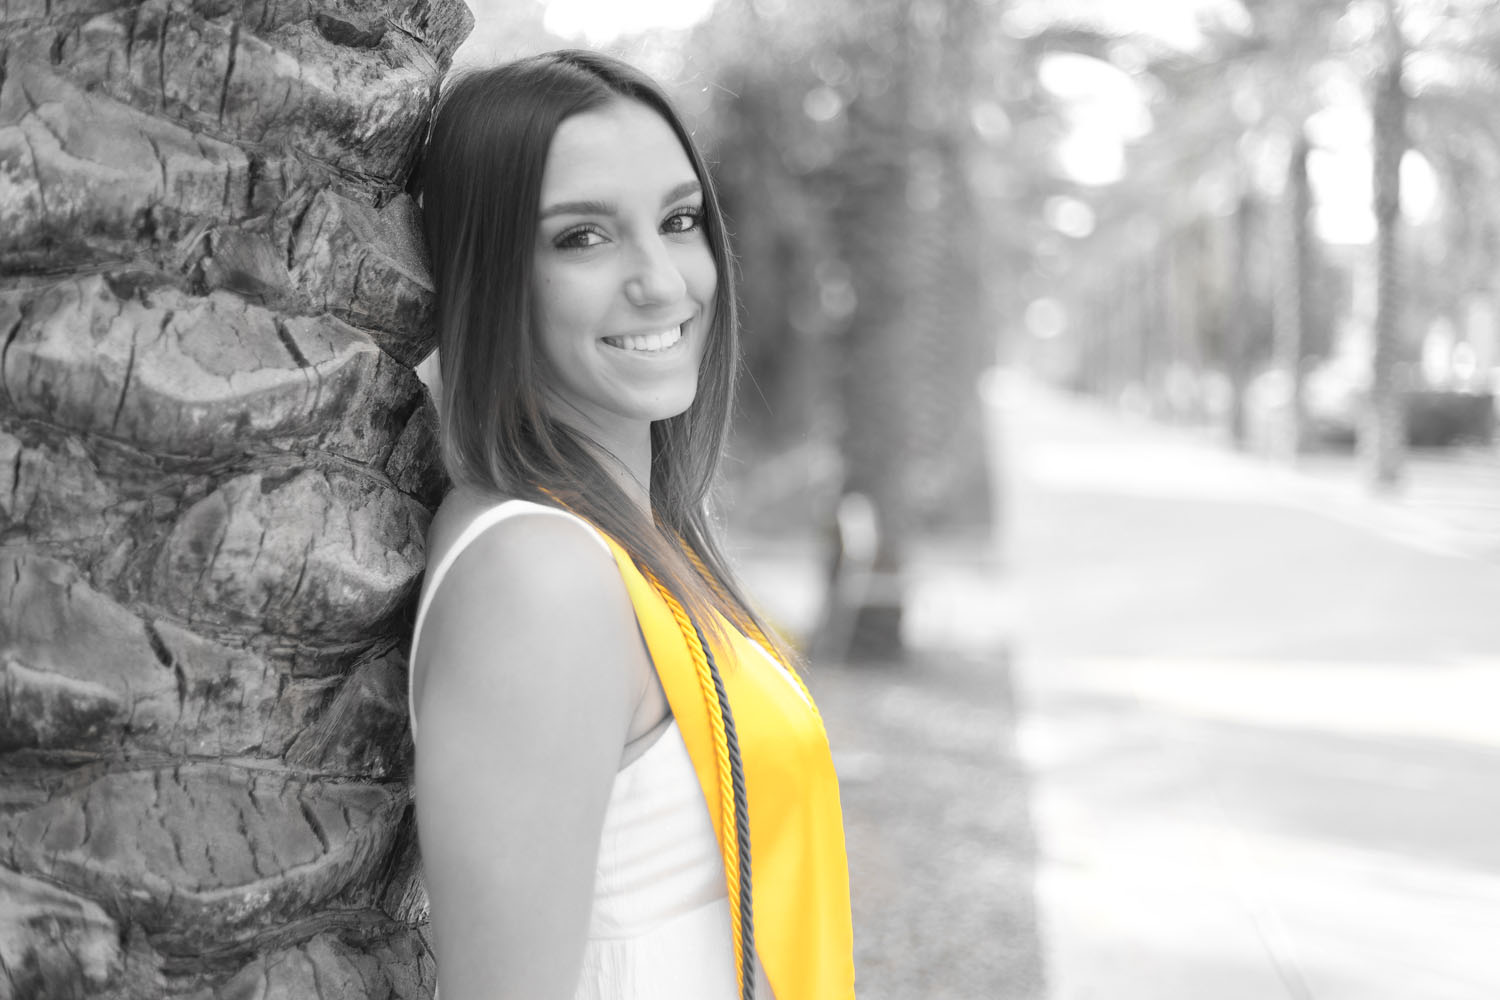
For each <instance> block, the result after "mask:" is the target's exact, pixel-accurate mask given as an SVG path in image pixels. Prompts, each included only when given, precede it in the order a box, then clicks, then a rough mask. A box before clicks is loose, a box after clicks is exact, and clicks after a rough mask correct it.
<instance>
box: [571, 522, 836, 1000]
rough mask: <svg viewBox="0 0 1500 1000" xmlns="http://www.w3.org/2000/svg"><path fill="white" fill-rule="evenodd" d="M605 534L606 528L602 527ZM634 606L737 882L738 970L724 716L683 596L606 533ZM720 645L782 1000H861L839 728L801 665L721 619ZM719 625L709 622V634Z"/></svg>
mask: <svg viewBox="0 0 1500 1000" xmlns="http://www.w3.org/2000/svg"><path fill="white" fill-rule="evenodd" d="M601 534H603V533H602V532H601ZM603 537H604V539H605V541H607V542H608V543H609V547H610V549H611V551H612V552H613V553H614V556H615V562H616V563H617V564H618V566H619V569H620V576H621V578H622V579H624V581H625V587H626V589H627V590H628V591H629V593H630V602H631V604H633V605H634V606H635V614H636V619H637V620H638V621H639V622H640V626H641V631H642V633H643V634H644V635H645V638H646V647H647V649H648V650H649V651H650V653H651V659H652V661H653V662H654V664H655V666H656V672H657V676H659V677H660V678H661V683H662V688H663V689H664V690H665V692H666V695H667V703H668V704H669V705H671V707H672V714H673V716H675V717H676V719H677V728H678V729H679V730H680V731H681V733H682V739H683V742H684V743H686V744H687V749H688V755H689V756H690V757H691V758H692V761H693V768H694V770H695V771H696V772H697V774H698V783H699V784H700V785H701V786H702V788H703V795H704V798H705V799H706V800H707V802H708V806H709V809H708V812H709V816H710V817H711V818H712V819H713V825H714V833H715V835H716V836H717V837H718V841H719V849H720V852H721V853H722V854H723V855H724V873H725V880H726V882H727V885H728V891H729V905H730V913H731V919H732V920H733V932H734V946H735V959H736V967H737V972H738V973H739V975H740V976H741V977H742V978H741V995H742V996H743V989H744V986H743V976H744V972H745V969H746V968H747V966H748V963H746V962H745V961H744V958H745V956H744V954H743V951H742V948H743V942H742V927H741V918H740V913H739V911H738V900H739V892H740V864H739V846H738V838H737V837H736V829H735V809H734V798H733V794H732V791H731V789H730V788H729V782H730V776H729V767H728V755H727V750H726V747H725V720H724V719H723V717H722V714H721V713H720V711H719V704H718V701H717V699H715V698H714V697H713V695H712V692H711V691H710V690H709V688H710V687H711V685H710V684H709V683H708V682H707V680H706V677H707V671H706V664H705V663H704V659H705V657H704V654H703V653H702V652H701V647H700V646H699V643H698V642H697V641H695V635H694V626H693V623H692V622H691V621H690V620H689V619H688V616H687V613H686V612H685V611H684V610H683V608H682V605H681V604H680V603H678V601H677V599H676V598H675V597H673V596H672V594H670V593H669V592H667V591H666V589H665V588H663V587H660V586H658V585H657V584H656V583H655V582H654V581H653V580H651V579H650V578H648V577H647V576H645V575H644V574H642V573H641V571H640V570H639V569H638V568H637V567H636V565H635V562H634V561H633V560H632V559H631V558H630V554H629V553H628V552H626V551H625V550H624V549H623V548H622V547H621V546H620V545H619V544H618V543H617V542H616V541H615V540H614V539H612V538H610V537H609V536H608V535H604V536H603ZM718 624H719V626H720V628H719V630H718V632H719V634H720V635H722V636H723V637H724V638H723V639H722V640H720V642H718V643H716V644H715V645H714V646H713V655H714V658H715V660H716V661H717V663H718V667H719V670H718V673H719V676H720V678H721V680H722V683H723V687H724V691H725V694H726V695H727V697H728V701H729V705H730V708H731V715H732V717H733V728H734V732H735V734H736V735H737V737H738V742H739V749H740V758H741V762H742V768H743V772H744V786H745V787H744V794H745V800H746V802H747V805H748V811H749V832H750V843H751V844H752V845H754V849H753V851H752V852H751V860H752V861H753V865H751V876H752V877H751V879H750V881H751V898H752V899H753V903H754V913H755V919H754V945H755V948H754V950H755V952H756V953H758V954H759V956H760V961H761V964H762V965H763V966H764V967H765V970H766V978H767V979H768V980H769V982H770V986H771V991H772V992H773V993H775V995H776V1000H853V997H854V934H853V929H852V923H851V920H850V915H849V870H848V859H847V856H846V855H845V852H844V824H843V813H842V811H841V809H840V806H839V786H838V776H837V775H836V774H835V773H834V770H833V759H832V757H831V756H830V754H829V750H828V736H827V734H826V733H825V732H824V730H823V721H822V719H821V718H820V717H819V716H818V711H817V708H816V707H814V705H813V702H812V698H811V697H810V696H809V695H808V693H807V689H806V688H805V687H804V686H803V685H802V682H801V680H800V679H799V678H798V677H797V675H796V674H795V673H794V672H792V671H791V670H790V669H788V668H787V667H785V666H784V665H782V664H780V663H778V662H777V661H776V660H774V659H772V657H771V655H770V653H769V651H768V650H766V649H764V648H763V647H761V646H759V645H757V644H755V643H754V642H753V641H751V640H750V639H748V638H746V637H745V636H744V635H742V634H741V633H740V631H739V630H738V629H736V628H735V627H734V626H733V625H731V624H730V623H729V622H727V621H726V620H724V619H723V618H722V617H720V618H719V622H718ZM712 632H713V630H705V633H704V634H705V635H708V634H712Z"/></svg>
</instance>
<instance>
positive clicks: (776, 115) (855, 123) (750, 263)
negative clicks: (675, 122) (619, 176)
mask: <svg viewBox="0 0 1500 1000" xmlns="http://www.w3.org/2000/svg"><path fill="white" fill-rule="evenodd" d="M758 10H759V8H758V7H757V5H755V4H753V3H749V2H742V3H726V4H721V5H720V6H719V7H718V8H717V9H716V12H715V14H714V15H713V18H712V19H711V21H710V23H709V24H708V25H707V27H706V28H705V30H704V32H703V34H702V38H701V41H700V44H698V45H697V46H695V47H696V48H698V49H699V51H700V52H702V53H706V55H703V56H701V58H702V60H703V62H702V64H703V66H704V70H703V72H704V73H705V74H711V75H712V77H713V79H714V80H715V83H716V84H717V87H715V88H714V90H713V100H712V104H711V107H710V110H709V114H708V119H709V122H710V126H711V129H712V135H713V139H712V144H713V146H714V148H715V151H716V157H717V159H718V160H719V161H720V163H721V169H720V174H721V177H722V179H723V182H724V186H725V190H726V198H727V201H728V203H729V206H730V211H731V214H733V215H735V216H736V224H737V230H738V240H739V247H740V251H741V258H742V261H743V267H744V272H745V276H746V281H745V293H744V294H745V299H746V303H747V306H748V308H747V313H748V317H747V326H748V329H749V331H750V334H751V336H750V338H749V342H750V348H749V351H750V361H751V373H752V376H753V377H754V379H755V381H756V383H757V385H758V386H759V387H760V388H761V390H762V391H763V392H765V393H768V394H770V395H771V396H772V397H773V398H774V399H776V400H777V407H778V408H781V409H783V410H787V411H789V412H793V413H798V414H800V415H803V416H804V417H805V419H803V420H801V421H799V422H798V423H796V424H793V425H791V427H789V428H788V427H786V426H785V425H783V426H784V429H785V430H786V433H787V435H788V437H787V439H789V440H792V441H795V437H796V435H797V433H799V432H800V433H803V434H805V433H806V430H807V428H808V427H809V425H811V426H812V427H813V428H814V430H815V433H822V434H824V435H826V437H827V438H828V439H830V440H834V441H837V450H838V454H839V456H840V459H841V461H840V463H839V464H840V467H841V470H842V474H841V476H840V477H839V479H838V482H837V483H836V484H834V488H833V489H832V490H830V491H826V492H824V493H823V499H822V504H823V506H824V511H825V513H826V515H827V516H828V517H829V518H830V520H831V518H832V512H833V508H834V501H835V499H836V497H837V495H839V494H845V495H848V494H857V495H860V496H863V497H865V498H867V499H868V500H869V502H870V504H871V507H872V509H873V511H874V516H875V522H876V525H877V531H876V540H877V544H876V549H875V552H874V554H873V557H872V558H873V566H872V567H870V569H871V570H872V571H873V580H874V581H875V583H874V585H873V586H871V587H868V588H865V589H864V591H863V594H862V596H861V597H860V598H859V599H858V605H859V606H858V607H855V608H850V609H847V610H848V612H849V613H850V614H851V615H852V616H853V628H852V636H853V639H852V642H853V647H854V651H855V652H856V653H857V654H859V655H891V654H893V653H895V652H897V651H899V649H900V623H901V614H902V599H901V586H900V579H901V575H902V572H903V566H904V563H905V560H906V553H907V549H908V547H909V545H910V542H911V539H912V537H913V535H914V533H915V532H919V531H921V532H953V531H966V530H967V531H973V530H980V531H983V530H986V529H987V527H988V520H989V516H990V509H991V503H990V499H989V494H988V490H989V480H988V473H987V469H986V463H985V458H984V456H985V450H984V447H983V428H982V423H981V414H980V405H979V398H978V392H977V382H976V380H977V376H978V374H979V372H980V371H982V370H983V369H984V368H985V367H988V366H989V365H990V364H991V363H993V360H994V355H995V344H996V339H997V333H998V331H997V329H996V326H995V324H994V323H993V322H992V321H991V319H990V318H989V314H988V312H987V308H988V306H987V301H986V298H985V294H984V287H983V278H984V275H985V273H986V270H988V269H990V268H991V265H992V262H993V256H991V255H988V254H987V253H986V251H985V249H984V247H985V241H984V237H983V230H984V227H983V225H982V222H981V219H980V217H979V213H978V210H977V202H976V195H975V191H974V187H973V176H974V173H975V169H976V161H977V160H978V159H979V158H980V157H981V155H983V151H982V150H981V149H980V146H979V143H978V140H977V136H976V131H975V127H974V109H975V106H976V100H977V99H978V97H979V94H980V90H981V88H980V86H979V83H978V78H979V73H978V65H979V63H978V60H979V59H980V58H981V56H982V55H983V54H984V52H985V49H984V48H983V46H984V45H985V44H988V43H989V42H990V41H991V40H992V39H993V37H994V34H995V33H994V31H993V29H992V22H993V17H992V16H987V14H986V12H984V11H983V10H982V9H981V8H979V7H977V6H976V5H973V4H968V3H961V2H958V0H882V2H879V3H874V4H853V3H842V2H837V3H829V4H820V5H816V6H815V7H804V8H799V9H796V10H792V9H787V10H785V11H782V12H780V13H778V14H777V16H775V17H774V18H772V17H767V16H762V15H761V14H760V13H759V12H758ZM995 76H1003V74H997V73H994V72H991V73H987V74H986V84H985V85H986V86H993V84H992V83H991V82H990V80H991V78H993V77H995ZM809 372H812V373H816V375H815V377H814V378H811V379H809V378H808V377H807V375H808V373H809ZM788 385H794V386H796V387H797V391H798V392H799V393H801V394H802V395H803V397H804V398H806V397H814V398H812V399H806V401H805V402H804V403H803V404H802V405H800V406H799V405H797V404H796V403H795V402H793V403H792V405H791V406H788V405H787V402H788V401H787V400H786V399H785V396H784V395H780V394H781V393H782V392H783V391H784V387H786V386H788ZM778 387H782V388H778ZM820 394H821V395H823V396H825V397H828V398H831V399H832V400H833V401H834V404H835V405H833V406H827V405H820V404H819V402H818V401H817V400H816V398H815V397H816V396H818V395H820ZM785 447H789V445H776V444H774V443H772V444H771V448H772V450H775V449H777V448H785ZM802 485H803V486H804V487H805V486H806V485H807V484H806V483H805V482H804V483H803V484H802ZM835 572H838V571H837V570H835Z"/></svg>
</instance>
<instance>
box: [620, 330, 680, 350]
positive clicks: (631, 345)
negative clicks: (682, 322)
mask: <svg viewBox="0 0 1500 1000" xmlns="http://www.w3.org/2000/svg"><path fill="white" fill-rule="evenodd" d="M681 339H682V327H680V326H674V327H672V328H671V329H668V330H663V331H661V332H660V333H640V334H632V335H631V336H629V337H605V338H604V342H605V343H606V344H608V345H610V346H611V347H618V348H620V349H621V350H625V351H664V350H666V349H667V348H669V347H671V346H672V345H673V344H675V343H677V342H678V341H679V340H681Z"/></svg>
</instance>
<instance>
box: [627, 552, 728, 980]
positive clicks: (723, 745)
mask: <svg viewBox="0 0 1500 1000" xmlns="http://www.w3.org/2000/svg"><path fill="white" fill-rule="evenodd" d="M646 575H647V578H648V579H650V581H651V584H652V586H654V587H655V588H656V592H657V593H658V594H660V595H661V598H662V600H663V601H665V602H666V605H667V607H668V608H670V609H671V611H672V617H673V618H674V619H676V621H677V628H678V630H680V631H681V632H682V638H683V639H684V640H685V641H686V642H687V646H688V652H689V654H690V655H691V657H692V660H693V668H694V670H695V671H696V672H697V675H698V687H699V688H700V689H701V690H702V692H703V700H704V702H705V704H706V705H707V707H708V719H709V728H710V729H711V730H712V732H713V740H714V759H715V761H716V762H717V764H718V771H719V828H720V830H721V831H723V849H724V850H723V853H724V881H725V883H726V886H727V888H728V891H729V899H730V900H731V901H738V906H737V907H736V906H735V905H734V903H733V902H731V906H730V928H731V930H732V932H733V936H734V962H735V974H736V976H737V977H738V979H739V986H740V1000H754V997H755V967H754V964H753V963H754V960H755V917H754V913H753V906H752V901H751V895H750V807H749V805H748V803H747V801H746V797H745V772H744V768H743V766H742V765H741V763H740V746H739V737H738V734H736V732H735V729H734V713H733V712H731V711H730V708H729V696H728V694H726V693H725V691H724V681H723V679H722V678H721V677H720V676H719V668H718V665H717V664H716V663H715V662H714V654H713V651H712V650H711V649H710V648H709V645H708V641H707V640H706V639H705V638H704V637H703V632H702V631H701V630H700V629H699V628H698V626H697V625H696V624H694V622H693V620H692V618H690V617H689V616H688V613H687V611H686V610H684V609H683V607H682V604H681V602H679V601H678V600H677V598H676V597H675V596H673V594H672V592H671V591H669V590H668V589H667V588H666V587H663V586H662V585H661V582H660V581H659V580H657V579H656V578H655V577H654V576H651V575H650V574H649V573H648V574H646ZM730 829H733V830H734V837H733V839H731V838H730V837H729V830H730Z"/></svg>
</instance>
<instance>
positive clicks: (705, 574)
mask: <svg viewBox="0 0 1500 1000" xmlns="http://www.w3.org/2000/svg"><path fill="white" fill-rule="evenodd" d="M680 540H681V539H680V538H679V541H680ZM682 550H683V551H684V552H686V553H687V556H688V558H689V559H691V560H692V563H693V568H694V569H696V570H697V571H698V575H699V576H701V577H702V578H703V579H704V580H706V581H707V582H708V585H709V586H710V587H712V588H713V590H714V593H715V594H717V595H718V596H719V600H720V601H722V602H723V603H724V605H725V606H726V607H734V606H735V602H734V601H733V600H731V599H730V597H729V595H728V594H726V593H725V592H724V588H723V587H722V586H721V585H720V584H719V580H718V577H716V576H714V575H713V574H712V573H710V572H709V571H708V567H707V566H705V565H704V564H703V560H702V559H700V558H699V557H698V553H697V552H695V551H693V547H692V546H691V545H688V544H687V543H686V542H683V543H682ZM658 589H659V588H658ZM740 629H741V631H743V632H744V633H745V634H746V635H747V636H749V637H750V638H751V639H752V640H753V641H754V642H755V644H756V645H758V646H759V647H760V648H761V649H763V650H765V652H766V655H767V656H769V657H771V659H773V660H775V661H776V662H777V663H779V664H781V668H782V669H783V670H785V671H786V672H787V676H789V677H790V678H791V679H792V683H793V684H795V685H796V686H797V690H799V691H801V692H802V697H803V698H804V699H805V700H806V701H807V707H808V708H810V709H812V713H813V716H814V717H816V718H817V720H818V722H819V723H821V722H822V721H823V716H822V714H821V713H820V712H819V711H818V706H817V705H816V704H814V703H813V699H812V692H811V691H809V690H808V689H807V685H806V684H804V683H802V675H801V674H799V673H797V671H795V670H793V669H792V667H791V665H790V664H788V663H786V662H784V661H783V660H782V659H781V657H780V656H778V655H776V647H775V646H774V645H772V644H771V640H770V639H768V638H767V637H766V634H765V633H764V632H762V631H761V630H760V626H758V625H756V624H755V622H753V621H750V620H749V619H746V620H745V621H744V622H743V623H742V624H741V625H740ZM688 645H692V643H689V644H688Z"/></svg>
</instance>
